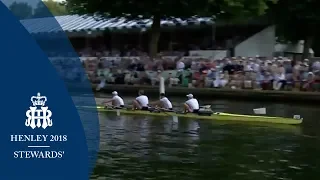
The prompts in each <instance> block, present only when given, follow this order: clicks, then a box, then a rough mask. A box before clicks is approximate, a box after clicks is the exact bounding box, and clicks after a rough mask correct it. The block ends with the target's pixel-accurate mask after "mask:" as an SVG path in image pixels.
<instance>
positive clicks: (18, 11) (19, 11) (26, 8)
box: [9, 2, 33, 20]
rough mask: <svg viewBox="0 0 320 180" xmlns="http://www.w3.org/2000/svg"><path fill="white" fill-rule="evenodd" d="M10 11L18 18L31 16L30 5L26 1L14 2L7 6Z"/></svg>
mask: <svg viewBox="0 0 320 180" xmlns="http://www.w3.org/2000/svg"><path fill="white" fill-rule="evenodd" d="M9 9H10V10H11V12H12V13H13V14H14V15H15V16H16V17H17V18H19V19H20V20H21V19H27V18H30V17H31V16H32V11H33V9H32V7H31V6H30V5H29V4H28V3H26V2H20V3H17V2H14V3H12V4H11V5H10V6H9Z"/></svg>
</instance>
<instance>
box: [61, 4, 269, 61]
mask: <svg viewBox="0 0 320 180" xmlns="http://www.w3.org/2000/svg"><path fill="white" fill-rule="evenodd" d="M268 1H271V0H196V1H195V0H157V1H151V0H130V1H127V0H108V1H101V0H67V1H66V5H67V7H68V9H70V12H71V13H74V14H81V15H83V14H87V15H93V14H94V15H96V17H99V18H109V17H126V18H127V19H128V20H142V19H146V18H152V20H153V24H152V26H151V30H150V33H151V39H150V42H149V43H150V44H149V54H150V56H151V57H154V56H155V55H156V53H157V49H158V40H159V37H160V32H161V28H160V21H161V19H171V18H174V17H175V18H183V19H188V18H192V17H193V16H195V15H198V16H207V17H208V16H209V17H213V16H214V15H217V14H219V13H220V14H221V12H223V16H224V18H229V19H230V18H234V17H237V18H240V17H247V16H251V15H260V14H262V13H264V12H265V10H266V9H267V5H266V3H267V2H268Z"/></svg>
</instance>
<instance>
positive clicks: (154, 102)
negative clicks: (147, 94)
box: [149, 100, 160, 105]
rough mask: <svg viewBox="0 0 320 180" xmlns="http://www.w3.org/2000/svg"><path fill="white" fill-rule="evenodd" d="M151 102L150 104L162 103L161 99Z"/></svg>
mask: <svg viewBox="0 0 320 180" xmlns="http://www.w3.org/2000/svg"><path fill="white" fill-rule="evenodd" d="M149 104H150V105H159V104H160V100H157V101H153V102H149Z"/></svg>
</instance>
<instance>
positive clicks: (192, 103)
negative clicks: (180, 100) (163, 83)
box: [184, 94, 200, 113]
mask: <svg viewBox="0 0 320 180" xmlns="http://www.w3.org/2000/svg"><path fill="white" fill-rule="evenodd" d="M187 97H188V100H187V101H186V102H185V103H184V112H185V113H188V112H190V113H198V112H199V108H200V107H199V102H198V100H197V99H195V98H193V95H192V94H188V95H187Z"/></svg>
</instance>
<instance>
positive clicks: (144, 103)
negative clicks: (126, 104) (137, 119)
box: [136, 90, 149, 107]
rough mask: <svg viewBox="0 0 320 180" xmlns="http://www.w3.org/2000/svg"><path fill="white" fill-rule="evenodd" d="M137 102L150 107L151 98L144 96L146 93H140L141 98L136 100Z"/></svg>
mask: <svg viewBox="0 0 320 180" xmlns="http://www.w3.org/2000/svg"><path fill="white" fill-rule="evenodd" d="M136 100H137V101H138V102H139V104H140V106H142V107H148V104H149V98H148V97H147V96H146V95H144V91H142V90H140V91H139V96H138V97H137V98H136Z"/></svg>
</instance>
